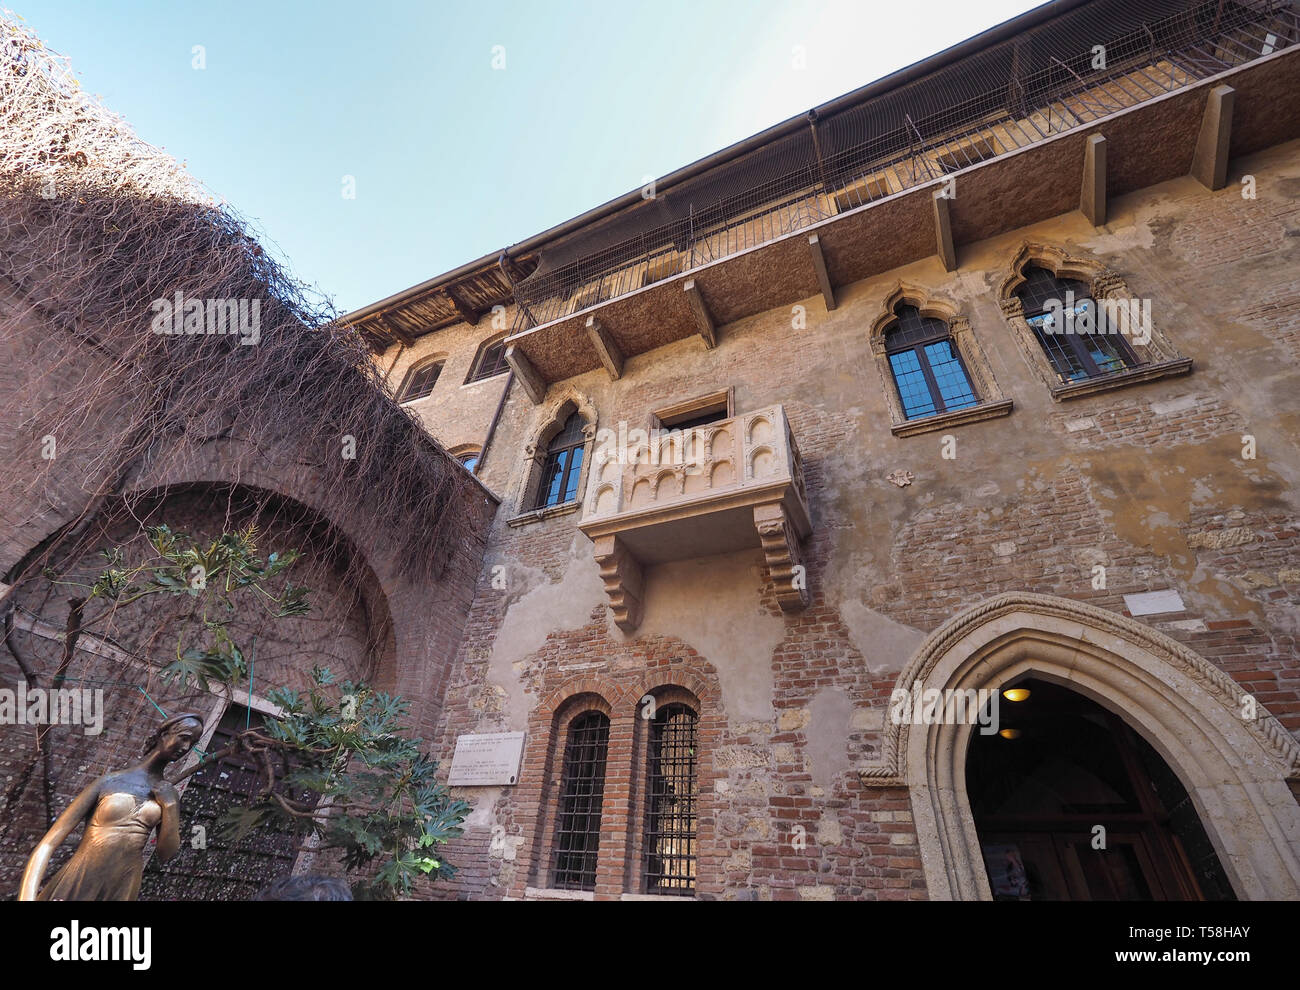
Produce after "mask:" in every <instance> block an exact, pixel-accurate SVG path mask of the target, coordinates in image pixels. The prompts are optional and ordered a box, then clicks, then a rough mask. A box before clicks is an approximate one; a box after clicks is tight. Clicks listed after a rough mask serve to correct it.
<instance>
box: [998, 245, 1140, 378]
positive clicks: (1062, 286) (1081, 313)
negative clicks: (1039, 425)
mask: <svg viewBox="0 0 1300 990" xmlns="http://www.w3.org/2000/svg"><path fill="white" fill-rule="evenodd" d="M1023 274H1024V277H1025V281H1024V284H1023V285H1021V286H1020V287H1019V288H1017V289H1016V296H1017V297H1018V298H1019V299H1020V304H1021V306H1022V307H1024V313H1025V322H1026V323H1028V324H1029V328H1030V329H1031V330H1033V332H1034V336H1035V337H1036V338H1037V339H1038V344H1039V346H1040V347H1042V349H1043V352H1044V353H1045V354H1046V355H1047V359H1048V360H1049V361H1051V362H1052V370H1053V371H1055V372H1056V376H1057V378H1059V379H1060V381H1061V383H1062V384H1069V383H1070V382H1077V381H1083V380H1084V379H1088V378H1099V377H1101V376H1103V375H1109V374H1113V373H1114V372H1117V371H1123V370H1124V369H1125V368H1132V367H1135V366H1136V365H1137V364H1139V363H1140V362H1139V361H1138V358H1137V356H1136V355H1135V354H1134V353H1133V348H1132V347H1130V346H1129V343H1128V341H1127V340H1125V339H1124V337H1123V335H1122V334H1119V333H1109V332H1106V329H1107V328H1106V327H1104V326H1103V323H1104V322H1105V321H1104V319H1103V318H1102V317H1101V314H1100V313H1099V311H1098V308H1097V303H1096V301H1095V300H1093V299H1092V298H1091V295H1092V292H1091V289H1090V288H1089V287H1088V286H1087V285H1085V284H1084V283H1083V282H1079V281H1076V280H1075V279H1070V278H1058V277H1057V276H1055V275H1053V274H1052V273H1051V272H1049V271H1047V270H1046V269H1045V268H1040V267H1038V266H1037V265H1030V266H1028V267H1026V268H1025V269H1024V273H1023ZM1058 324H1059V325H1058ZM1099 329H1100V330H1101V331H1102V332H1100V333H1098V332H1095V331H1097V330H1099Z"/></svg>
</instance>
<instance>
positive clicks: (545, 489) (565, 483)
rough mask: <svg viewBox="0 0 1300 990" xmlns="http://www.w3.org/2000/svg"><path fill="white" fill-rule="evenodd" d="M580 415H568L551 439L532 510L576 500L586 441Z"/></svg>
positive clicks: (574, 412)
mask: <svg viewBox="0 0 1300 990" xmlns="http://www.w3.org/2000/svg"><path fill="white" fill-rule="evenodd" d="M585 425H586V424H585V422H584V421H583V418H582V414H581V413H579V412H578V411H577V410H576V409H575V410H574V411H573V412H572V413H570V414H569V418H568V419H566V420H565V421H564V425H563V426H562V427H561V428H560V431H559V432H558V433H556V434H555V436H553V437H552V438H551V441H550V445H549V446H548V447H547V449H546V460H545V461H543V462H542V474H541V481H540V483H539V484H538V486H537V502H536V504H535V505H534V506H533V507H534V508H536V509H544V508H546V506H548V505H562V504H564V503H565V502H572V501H573V500H574V499H576V498H577V497H578V482H579V480H580V479H581V477H582V457H583V450H584V445H585V444H586V442H587V437H586V435H585V434H584V433H583V430H582V428H583V426H585Z"/></svg>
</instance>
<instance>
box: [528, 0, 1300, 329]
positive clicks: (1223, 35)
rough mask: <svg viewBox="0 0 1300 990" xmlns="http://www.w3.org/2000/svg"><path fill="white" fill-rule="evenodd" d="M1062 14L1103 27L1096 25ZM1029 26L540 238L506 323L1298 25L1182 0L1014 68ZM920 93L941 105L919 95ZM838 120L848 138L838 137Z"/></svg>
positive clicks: (1144, 94)
mask: <svg viewBox="0 0 1300 990" xmlns="http://www.w3.org/2000/svg"><path fill="white" fill-rule="evenodd" d="M1157 6H1159V5H1157ZM1169 6H1170V5H1169V4H1168V3H1165V4H1163V6H1161V9H1162V10H1167V9H1168V8H1169ZM1099 23H1101V24H1104V23H1105V22H1104V21H1099ZM1072 27H1073V29H1075V30H1077V31H1080V32H1082V31H1084V29H1085V27H1086V30H1087V31H1094V30H1095V31H1097V33H1095V34H1091V35H1090V37H1107V35H1104V34H1102V33H1100V32H1101V31H1102V30H1103V29H1104V28H1102V27H1097V26H1095V25H1084V24H1082V23H1080V24H1075V25H1072ZM1033 34H1034V31H1033V30H1031V31H1028V32H1025V36H1024V37H1021V38H1018V39H1016V40H1015V41H1013V42H1006V43H1003V45H1000V46H998V49H999V50H1001V49H1005V51H999V52H998V53H997V54H998V57H1000V58H1002V60H1003V63H1005V64H1007V65H1009V66H1010V70H1009V71H1008V72H1007V73H1006V74H1005V75H1003V76H1000V77H996V76H995V72H994V71H991V67H992V68H993V69H996V68H997V66H998V64H999V63H997V61H996V59H994V58H989V59H986V60H985V61H984V63H981V64H977V65H975V66H974V67H971V68H967V69H964V68H963V66H962V65H960V64H959V65H958V66H956V67H955V68H953V69H951V70H945V72H946V73H947V75H945V73H944V72H941V73H937V74H936V78H933V79H932V78H930V77H927V78H926V79H922V80H920V81H919V82H918V83H914V84H911V85H909V86H906V87H903V89H902V91H901V92H899V93H897V94H894V93H890V94H886V96H885V97H883V98H881V99H880V100H878V101H875V102H868V103H864V104H863V105H862V106H860V107H858V108H854V109H852V110H849V111H844V112H843V113H842V114H841V115H840V116H841V118H842V119H841V120H838V121H836V120H828V121H826V122H824V123H823V125H822V126H823V127H825V126H826V125H827V124H829V125H830V128H829V131H830V133H828V134H827V135H826V136H825V138H822V139H820V140H819V138H821V135H819V133H818V123H817V122H813V123H812V124H811V125H810V127H811V133H810V135H809V136H808V139H807V140H798V141H788V140H787V141H785V142H784V146H783V147H779V148H773V149H772V152H771V154H770V155H768V157H767V160H766V161H763V160H762V158H761V156H760V157H759V159H758V163H757V165H756V164H755V159H753V158H749V157H747V158H746V159H743V160H741V161H739V162H736V163H728V164H726V165H721V166H719V167H718V168H717V169H716V170H714V171H713V172H711V173H706V174H705V175H704V176H703V177H701V178H700V179H699V180H692V183H691V184H690V185H688V187H687V188H674V189H672V190H669V191H668V193H667V196H666V197H665V200H666V202H665V203H663V204H654V203H647V205H646V206H642V207H638V208H637V210H636V213H635V215H630V216H629V218H624V219H623V222H621V223H617V224H610V225H605V226H604V227H603V228H597V229H594V230H592V231H590V232H583V233H580V234H577V235H574V237H573V238H570V239H569V240H567V241H566V242H564V244H563V245H562V246H560V247H558V248H557V249H555V250H550V249H544V250H543V252H542V260H541V263H540V264H539V266H538V268H537V270H536V271H535V272H534V273H533V274H532V275H531V276H529V277H528V278H527V279H524V280H523V281H521V282H519V283H517V284H516V285H515V287H514V288H515V297H516V299H517V300H518V302H519V303H520V306H519V309H518V314H517V316H516V322H515V326H514V328H513V332H516V333H517V332H519V331H521V330H524V329H526V328H528V327H530V326H539V325H542V324H546V323H551V322H554V321H556V320H561V319H564V318H566V317H568V316H572V315H573V314H575V313H578V312H581V311H582V310H585V309H588V308H590V307H593V306H597V305H600V304H602V303H605V302H608V301H610V300H612V299H617V298H619V297H620V296H624V295H626V294H628V293H630V292H634V291H636V290H637V289H640V288H642V287H644V286H647V285H651V284H653V283H655V282H658V281H661V280H663V279H665V278H670V277H672V276H675V275H680V274H683V273H685V272H689V271H691V270H692V269H694V268H697V267H699V266H701V265H705V264H708V263H709V262H713V261H717V260H719V259H721V258H726V257H729V256H731V255H735V254H737V253H739V252H741V251H745V250H747V249H749V248H752V247H755V246H757V245H760V244H765V243H767V242H769V241H772V240H775V239H776V238H779V237H781V236H783V235H786V234H789V233H792V232H794V231H797V230H800V229H803V228H806V227H809V226H811V225H812V224H815V223H817V222H819V221H822V220H825V219H828V218H830V217H833V216H836V215H838V214H841V213H845V212H847V211H849V210H854V209H857V208H858V207H861V206H864V205H867V204H869V203H871V202H874V201H877V200H880V199H883V198H884V197H887V196H892V195H894V194H896V193H900V192H903V191H905V190H907V189H909V188H912V187H914V186H917V185H922V184H924V183H928V182H932V181H934V180H936V179H940V178H943V177H944V176H949V175H952V174H954V173H958V172H960V171H962V170H963V169H966V168H970V167H972V166H975V165H979V164H980V163H982V162H985V161H988V160H990V159H992V158H995V157H997V156H999V155H1003V154H1006V153H1008V152H1011V151H1015V150H1017V149H1019V148H1024V147H1028V146H1030V145H1034V144H1038V143H1040V142H1042V141H1045V140H1047V139H1048V138H1050V137H1052V136H1054V135H1057V134H1060V133H1063V132H1065V131H1069V130H1071V129H1073V128H1076V127H1080V126H1084V125H1087V124H1090V123H1093V122H1095V121H1097V120H1101V119H1103V118H1105V117H1107V116H1109V115H1111V114H1114V113H1116V112H1119V111H1121V110H1124V109H1126V108H1128V107H1131V106H1135V105H1138V104H1140V103H1144V102H1146V101H1148V100H1152V99H1155V98H1157V97H1159V96H1162V95H1164V94H1165V93H1169V92H1173V91H1175V90H1178V89H1181V88H1183V87H1186V86H1189V85H1192V84H1194V83H1195V82H1197V81H1199V80H1201V79H1204V78H1207V77H1208V76H1211V75H1214V74H1217V73H1219V72H1222V71H1224V70H1225V69H1229V68H1232V67H1234V66H1238V65H1242V64H1245V63H1247V62H1250V61H1253V60H1255V59H1258V58H1261V57H1263V56H1265V55H1268V54H1271V53H1272V52H1273V51H1276V50H1279V49H1282V48H1287V47H1290V46H1292V45H1294V44H1296V42H1297V40H1300V15H1298V14H1297V11H1296V9H1295V8H1294V7H1293V6H1291V5H1290V4H1289V3H1274V2H1270V3H1263V4H1254V5H1250V6H1247V5H1242V4H1232V3H1229V2H1226V0H1222V2H1221V0H1210V2H1202V3H1192V4H1187V5H1184V6H1183V7H1181V8H1180V9H1177V10H1176V11H1175V12H1174V13H1171V14H1166V16H1164V17H1162V18H1159V19H1154V20H1151V21H1150V22H1149V23H1147V22H1143V23H1140V24H1139V25H1138V26H1137V27H1136V28H1134V29H1132V30H1129V31H1127V32H1126V33H1124V34H1122V35H1120V36H1118V37H1110V38H1109V40H1107V41H1105V42H1104V44H1099V45H1091V44H1085V42H1087V41H1088V40H1089V37H1083V38H1081V39H1079V41H1078V46H1079V47H1078V50H1077V52H1076V54H1073V55H1070V56H1069V57H1068V58H1061V57H1059V56H1057V55H1055V54H1047V55H1044V54H1043V51H1039V52H1038V53H1037V55H1036V58H1037V60H1038V62H1039V63H1041V64H1040V65H1038V66H1037V67H1036V68H1035V69H1034V70H1033V71H1029V72H1021V71H1018V69H1017V66H1018V65H1019V64H1020V51H1021V50H1022V49H1023V47H1024V46H1025V45H1027V44H1028V45H1032V44H1033V43H1034V38H1032V37H1030V36H1032V35H1033ZM1060 37H1061V31H1060V29H1059V28H1058V29H1057V33H1056V35H1055V36H1052V35H1050V34H1048V35H1045V36H1044V38H1043V39H1041V42H1040V43H1041V45H1042V46H1044V47H1047V46H1055V47H1056V48H1057V49H1059V50H1062V51H1066V50H1069V51H1074V49H1073V48H1070V47H1069V46H1068V44H1067V45H1065V46H1063V45H1062V43H1061V40H1060ZM1008 46H1010V47H1008ZM1017 46H1019V47H1017ZM1098 48H1100V49H1101V53H1100V58H1099V53H1098ZM975 61H977V62H978V58H977V59H976V60H975ZM962 73H964V75H963V74H962ZM972 94H973V95H972ZM909 100H910V101H912V104H913V106H912V108H911V109H909V108H908V102H907V101H909ZM935 106H939V107H941V109H936V110H932V111H931V112H929V113H922V112H920V110H919V108H923V107H935ZM912 109H917V112H916V113H915V114H914V113H913V112H912ZM837 133H838V135H839V137H840V141H841V143H844V144H846V146H845V147H844V148H843V149H842V150H839V151H833V152H831V153H829V154H823V153H822V152H823V144H824V143H826V141H829V140H833V139H834V138H835V136H836V134H837ZM845 134H848V135H850V136H856V137H859V138H861V139H860V140H854V141H852V142H845V141H844V135H845ZM651 198H653V197H651ZM654 207H658V208H657V209H656V208H654ZM665 216H668V217H669V219H666V220H665V219H663V218H664V217H665Z"/></svg>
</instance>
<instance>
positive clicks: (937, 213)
mask: <svg viewBox="0 0 1300 990" xmlns="http://www.w3.org/2000/svg"><path fill="white" fill-rule="evenodd" d="M949 202H951V201H950V200H949V198H948V197H947V196H945V195H944V194H943V193H942V192H937V193H935V194H934V237H935V246H936V247H937V248H938V252H939V261H940V262H942V264H943V270H944V271H946V272H955V271H956V270H957V250H956V248H954V247H953V243H952V220H951V218H950V217H949V215H948V204H949Z"/></svg>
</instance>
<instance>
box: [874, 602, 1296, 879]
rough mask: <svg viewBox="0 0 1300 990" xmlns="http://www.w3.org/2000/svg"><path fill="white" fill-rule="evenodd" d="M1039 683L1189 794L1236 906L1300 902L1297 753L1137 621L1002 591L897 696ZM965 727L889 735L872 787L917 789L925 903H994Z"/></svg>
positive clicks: (1213, 675)
mask: <svg viewBox="0 0 1300 990" xmlns="http://www.w3.org/2000/svg"><path fill="white" fill-rule="evenodd" d="M1027 676H1034V677H1038V678H1040V679H1043V680H1048V681H1052V682H1054V683H1057V684H1060V685H1062V686H1063V687H1067V688H1069V689H1071V690H1073V691H1076V692H1078V693H1079V694H1081V695H1083V696H1084V697H1086V698H1089V699H1090V700H1092V701H1095V702H1097V703H1098V704H1101V705H1103V706H1104V707H1106V708H1109V709H1110V710H1112V711H1114V712H1116V713H1117V714H1119V715H1120V716H1121V717H1123V718H1124V719H1125V721H1127V722H1128V723H1129V724H1130V725H1131V726H1132V727H1133V728H1134V729H1135V730H1136V731H1138V732H1139V733H1141V734H1142V736H1143V737H1144V738H1145V739H1146V740H1147V741H1148V742H1149V743H1150V744H1151V745H1152V746H1153V747H1154V748H1155V749H1156V751H1157V752H1159V753H1160V755H1161V757H1162V758H1163V759H1164V760H1165V761H1166V762H1167V763H1168V764H1169V766H1170V768H1171V769H1172V770H1173V771H1174V772H1175V773H1176V774H1177V775H1178V777H1179V779H1180V780H1181V781H1182V783H1183V785H1184V786H1185V787H1186V788H1187V792H1188V794H1189V796H1190V797H1191V798H1192V801H1193V802H1194V804H1195V806H1196V810H1197V813H1198V814H1199V815H1200V818H1201V822H1202V823H1203V824H1204V826H1205V830H1206V833H1207V834H1208V836H1209V837H1210V840H1211V842H1212V843H1213V844H1214V847H1215V851H1216V852H1217V853H1218V855H1219V859H1220V861H1221V862H1222V864H1223V866H1224V869H1225V870H1226V871H1227V873H1228V876H1229V878H1230V880H1231V882H1232V885H1233V888H1234V890H1235V891H1236V894H1237V896H1238V897H1240V898H1242V899H1252V900H1255V899H1278V900H1295V899H1300V805H1297V802H1296V799H1295V798H1294V797H1293V796H1292V794H1291V791H1290V788H1289V787H1288V784H1287V781H1288V780H1295V779H1300V745H1298V744H1297V743H1296V740H1295V739H1294V738H1293V737H1292V736H1291V735H1290V733H1288V732H1287V731H1286V729H1285V728H1283V727H1282V725H1281V724H1280V723H1279V722H1278V721H1277V719H1275V718H1274V717H1273V716H1272V715H1270V714H1268V713H1267V712H1265V711H1264V710H1263V708H1262V706H1257V707H1256V713H1257V717H1256V718H1255V719H1253V720H1249V721H1248V720H1245V719H1243V718H1242V717H1241V716H1240V712H1241V698H1242V696H1243V695H1244V693H1245V692H1243V691H1242V690H1241V689H1240V688H1239V687H1238V686H1237V685H1236V683H1235V682H1234V681H1233V680H1232V679H1231V678H1229V677H1228V676H1227V675H1226V674H1224V673H1223V672H1222V671H1220V670H1219V669H1218V668H1217V667H1215V666H1213V665H1212V664H1210V663H1209V662H1208V661H1206V660H1205V659H1204V658H1203V657H1201V656H1199V655H1197V654H1196V653H1194V652H1193V651H1191V650H1189V649H1188V648H1187V647H1185V646H1183V645H1182V644H1180V643H1178V642H1176V641H1174V640H1172V639H1170V638H1169V637H1168V636H1165V635H1163V634H1162V633H1159V632H1157V631H1156V630H1154V629H1151V628H1149V627H1147V626H1145V625H1143V624H1142V623H1140V622H1137V621H1136V620H1134V619H1130V618H1126V617H1124V616H1121V615H1116V614H1115V613H1112V612H1107V611H1105V610H1104V609H1100V608H1097V607H1096V606H1093V605H1087V604H1084V603H1082V602H1075V601H1070V600H1068V599H1063V598H1056V597H1053V596H1049V595H1035V594H1014V593H1013V594H1003V595H998V596H996V597H994V598H991V599H989V600H987V601H985V602H982V603H981V604H979V605H976V606H975V607H974V608H971V609H969V610H967V611H966V612H963V613H962V614H960V615H957V616H954V617H953V618H952V619H950V620H949V621H948V622H946V623H944V624H943V625H942V626H940V627H939V628H938V629H936V630H935V631H934V632H933V633H931V634H930V636H929V637H928V638H927V639H926V641H925V642H924V643H923V644H922V645H921V647H920V648H919V650H918V651H917V653H916V655H915V656H914V657H913V658H912V660H911V661H910V662H909V663H908V665H907V667H906V668H905V669H904V670H903V672H902V673H901V674H900V675H899V678H898V687H900V688H902V687H907V688H908V689H909V690H910V688H911V687H912V685H913V684H914V683H915V682H916V681H920V682H921V683H922V685H923V686H924V688H926V689H929V688H938V689H940V690H945V689H949V688H952V689H959V690H966V689H978V688H1000V687H1001V686H1002V685H1004V684H1006V683H1008V682H1010V681H1012V680H1014V679H1017V678H1022V677H1027ZM970 737H971V727H970V726H969V725H966V726H961V725H917V726H911V725H907V724H903V725H894V724H887V725H886V727H885V740H884V742H885V745H884V759H883V762H882V763H881V764H880V765H877V766H873V767H868V768H864V769H863V771H862V777H863V782H864V783H866V784H876V785H882V786H891V785H892V786H906V787H908V789H909V791H910V797H911V804H912V815H913V819H914V821H915V825H916V832H917V841H918V843H919V845H920V849H921V861H922V865H923V867H924V870H925V876H926V883H927V885H928V887H929V891H930V897H931V898H932V899H936V900H954V899H958V900H976V899H982V900H988V899H991V896H992V895H991V892H990V888H989V881H988V876H987V873H986V870H985V868H984V862H983V857H982V855H981V853H980V847H979V841H978V837H977V835H976V831H975V822H974V818H973V816H972V814H971V810H970V802H969V800H968V798H967V795H966V775H965V766H966V750H967V747H968V745H969V742H970Z"/></svg>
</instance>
